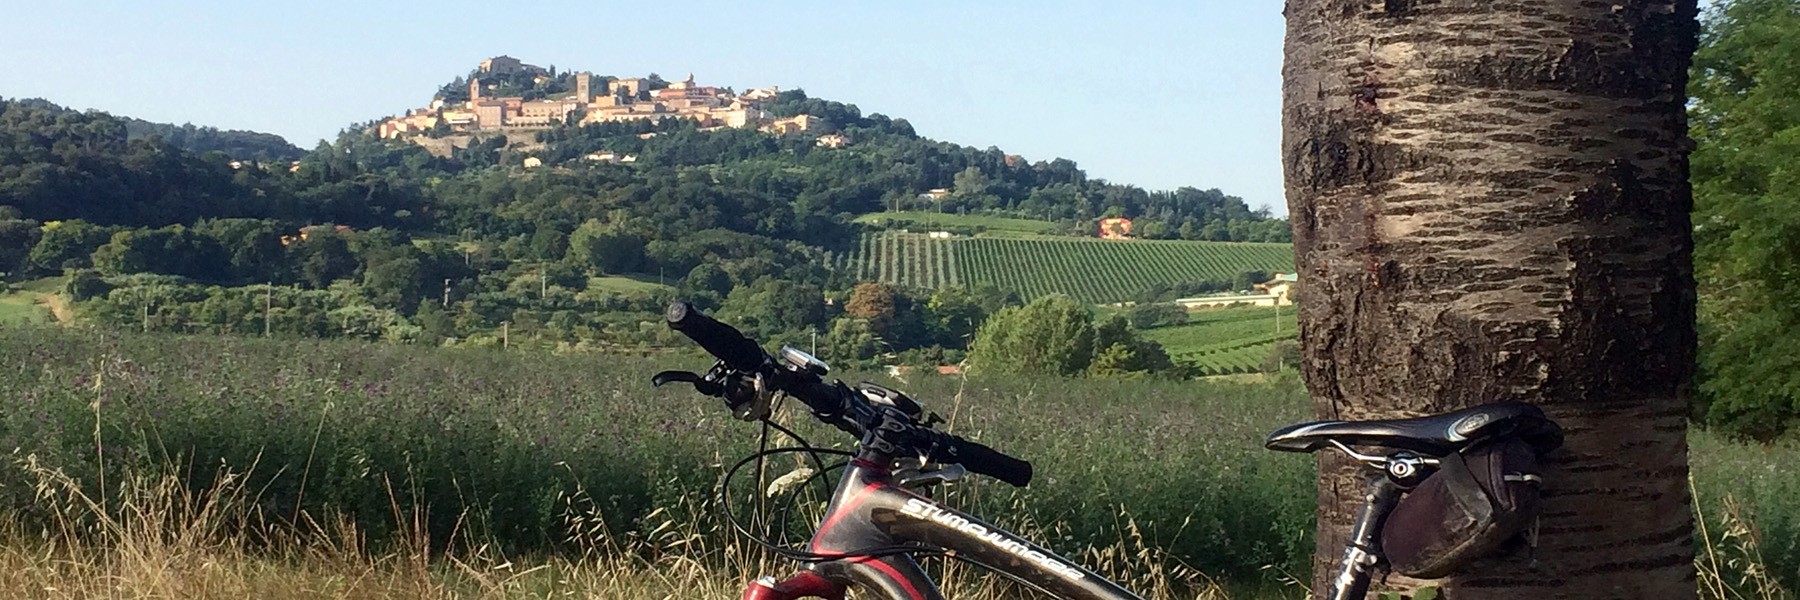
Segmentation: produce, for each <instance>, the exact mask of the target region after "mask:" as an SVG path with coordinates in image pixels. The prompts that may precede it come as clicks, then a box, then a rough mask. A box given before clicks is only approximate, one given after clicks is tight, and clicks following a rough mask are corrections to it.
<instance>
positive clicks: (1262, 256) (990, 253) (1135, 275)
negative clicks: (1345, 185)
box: [839, 232, 1294, 303]
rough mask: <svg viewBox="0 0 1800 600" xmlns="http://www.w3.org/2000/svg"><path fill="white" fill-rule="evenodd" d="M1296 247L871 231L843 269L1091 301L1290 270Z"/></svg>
mask: <svg viewBox="0 0 1800 600" xmlns="http://www.w3.org/2000/svg"><path fill="white" fill-rule="evenodd" d="M1293 252H1294V251H1293V246H1291V245H1289V244H1260V243H1237V242H1186V241H1151V240H1131V241H1107V240H1098V239H1089V238H1035V239H992V238H950V239H932V238H930V237H928V236H926V235H923V234H914V233H897V232H879V233H870V234H865V235H864V236H863V238H862V243H861V244H860V246H859V248H858V250H857V251H856V252H855V253H853V254H852V255H850V256H847V257H844V260H843V261H842V262H841V264H840V265H839V266H840V268H843V269H846V270H849V271H850V272H851V273H852V274H854V275H855V276H856V277H857V278H858V279H862V280H865V281H883V282H887V283H891V284H895V285H901V286H906V287H916V288H927V289H935V288H938V287H942V286H945V285H965V286H966V285H976V284H981V283H992V284H994V285H997V286H999V287H1000V288H1001V289H1005V290H1009V291H1013V292H1017V293H1018V294H1019V295H1021V296H1024V297H1026V298H1033V297H1037V296H1042V295H1046V294H1053V293H1060V294H1065V295H1068V296H1070V297H1072V298H1075V299H1077V300H1082V301H1085V302H1093V303H1109V302H1124V301H1128V300H1132V299H1134V298H1136V297H1137V296H1138V294H1140V293H1142V292H1143V291H1144V290H1147V289H1150V288H1151V287H1153V286H1155V285H1157V284H1168V283H1175V282H1181V281H1200V280H1219V279H1224V280H1229V279H1231V278H1232V277H1233V276H1236V275H1237V274H1238V273H1240V272H1243V271H1291V270H1293V266H1294V262H1293V261H1294V257H1293Z"/></svg>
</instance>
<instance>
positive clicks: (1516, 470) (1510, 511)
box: [1381, 438, 1543, 579]
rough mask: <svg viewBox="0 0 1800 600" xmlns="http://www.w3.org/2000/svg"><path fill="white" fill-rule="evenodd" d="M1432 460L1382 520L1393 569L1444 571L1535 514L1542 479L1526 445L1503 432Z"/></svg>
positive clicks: (1502, 541)
mask: <svg viewBox="0 0 1800 600" xmlns="http://www.w3.org/2000/svg"><path fill="white" fill-rule="evenodd" d="M1439 461H1440V462H1439V464H1438V470H1437V472H1436V473H1433V474H1431V475H1430V476H1428V477H1426V478H1425V481H1423V482H1421V483H1420V484H1419V485H1418V487H1416V488H1413V491H1412V492H1411V493H1408V494H1406V495H1405V496H1403V497H1401V498H1400V502H1399V504H1398V505H1396V506H1395V507H1394V510H1393V511H1392V512H1390V513H1388V516H1387V520H1386V522H1384V523H1383V524H1382V526H1381V549H1382V554H1384V555H1385V556H1386V557H1387V560H1388V564H1389V566H1390V567H1391V568H1392V570H1393V571H1394V572H1395V573H1399V574H1402V575H1406V576H1408V577H1418V578H1426V579H1429V578H1437V577H1443V576H1445V575H1449V574H1451V573H1453V572H1455V571H1457V570H1458V569H1461V568H1463V567H1465V566H1467V565H1468V564H1469V563H1472V562H1474V561H1475V560H1476V559H1479V558H1482V557H1485V556H1488V555H1490V554H1494V553H1495V552H1496V551H1497V550H1499V549H1500V548H1501V547H1502V546H1504V545H1506V544H1507V543H1508V542H1509V541H1511V540H1514V539H1516V538H1518V537H1520V535H1521V534H1522V533H1524V532H1525V531H1526V529H1528V528H1531V527H1533V526H1534V524H1535V523H1536V521H1537V516H1538V509H1539V503H1540V501H1541V499H1540V497H1539V486H1540V484H1541V482H1542V481H1543V478H1542V476H1541V472H1540V470H1539V468H1538V457H1537V453H1536V452H1534V451H1533V450H1532V447H1531V445H1529V444H1527V443H1525V442H1524V441H1521V440H1518V439H1516V438H1515V439H1509V440H1504V441H1500V442H1496V443H1493V444H1488V445H1486V446H1483V447H1481V448H1477V449H1475V450H1472V451H1470V452H1469V453H1468V454H1467V455H1466V456H1465V455H1461V454H1457V453H1451V454H1449V455H1446V456H1444V457H1442V458H1440V459H1439Z"/></svg>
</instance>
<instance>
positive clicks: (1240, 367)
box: [1142, 306, 1298, 375]
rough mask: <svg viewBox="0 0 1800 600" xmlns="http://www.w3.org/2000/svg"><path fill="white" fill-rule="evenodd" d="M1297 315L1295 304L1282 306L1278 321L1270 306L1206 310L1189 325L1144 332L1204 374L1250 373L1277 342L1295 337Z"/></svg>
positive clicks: (1194, 314)
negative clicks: (1278, 321)
mask: <svg viewBox="0 0 1800 600" xmlns="http://www.w3.org/2000/svg"><path fill="white" fill-rule="evenodd" d="M1295 315H1296V313H1295V311H1294V308H1293V307H1291V306H1289V307H1282V309H1281V313H1280V323H1279V325H1278V324H1277V323H1276V311H1275V310H1274V309H1270V308H1225V309H1213V310H1203V311H1200V312H1196V313H1192V314H1190V315H1189V316H1188V323H1187V324H1186V325H1178V326H1175V327H1161V328H1157V329H1148V330H1144V331H1143V332H1142V334H1143V336H1144V338H1146V339H1149V340H1152V341H1155V342H1157V343H1159V344H1162V346H1163V349H1164V350H1166V351H1168V353H1169V357H1170V358H1173V359H1175V360H1176V361H1177V362H1183V363H1190V364H1193V365H1196V366H1198V367H1200V370H1201V373H1203V374H1206V375H1229V374H1233V373H1250V372H1254V371H1256V370H1258V369H1260V368H1261V367H1262V363H1263V360H1264V359H1266V358H1267V357H1268V356H1269V351H1270V349H1271V348H1273V347H1274V345H1275V343H1276V342H1278V341H1281V340H1291V339H1294V338H1295V337H1296V335H1297V334H1298V330H1296V329H1295V327H1296V326H1295Z"/></svg>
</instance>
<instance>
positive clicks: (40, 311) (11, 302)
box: [0, 277, 64, 322]
mask: <svg viewBox="0 0 1800 600" xmlns="http://www.w3.org/2000/svg"><path fill="white" fill-rule="evenodd" d="M63 281H64V278H62V277H47V278H44V279H34V280H31V281H26V282H21V283H15V284H12V287H11V288H10V290H11V291H7V292H3V293H0V322H6V321H13V322H17V321H26V322H41V321H48V320H50V319H51V315H50V309H49V308H46V307H45V306H43V305H42V304H41V303H40V302H41V299H42V298H43V296H44V295H45V294H55V293H58V292H61V291H62V286H63Z"/></svg>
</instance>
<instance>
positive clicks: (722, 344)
mask: <svg viewBox="0 0 1800 600" xmlns="http://www.w3.org/2000/svg"><path fill="white" fill-rule="evenodd" d="M663 318H665V319H668V320H669V328H670V329H674V330H676V331H679V332H681V333H682V334H683V335H686V336H688V338H689V339H692V340H694V342H695V343H697V344H700V347H701V348H705V349H706V351H707V352H710V353H712V355H713V356H716V357H718V358H719V360H722V361H725V365H726V366H728V367H731V368H733V369H737V370H739V371H755V370H757V369H760V368H762V366H763V363H765V362H767V361H768V360H769V355H768V353H766V352H763V349H762V347H761V346H758V345H756V342H753V341H750V338H747V337H744V334H743V333H742V332H739V331H738V330H737V329H736V328H734V327H732V326H730V325H726V324H724V323H720V322H719V321H718V320H716V319H714V318H712V317H709V316H706V315H705V314H704V313H701V312H700V310H699V309H697V308H694V305H692V304H688V303H687V302H684V301H681V300H676V301H674V302H671V303H669V308H668V310H665V311H663Z"/></svg>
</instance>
